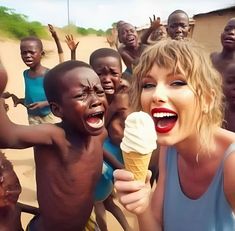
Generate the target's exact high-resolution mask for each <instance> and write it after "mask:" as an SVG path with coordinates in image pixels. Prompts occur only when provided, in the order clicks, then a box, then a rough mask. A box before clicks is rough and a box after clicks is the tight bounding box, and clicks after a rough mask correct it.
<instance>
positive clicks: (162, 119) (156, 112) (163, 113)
mask: <svg viewBox="0 0 235 231" xmlns="http://www.w3.org/2000/svg"><path fill="white" fill-rule="evenodd" d="M151 114H152V117H153V120H154V123H155V129H156V131H157V132H158V133H167V132H169V131H170V130H171V129H172V128H173V127H174V126H175V123H176V121H177V119H178V116H177V114H176V113H175V112H173V111H170V110H169V109H165V108H159V109H157V108H156V109H153V110H152V111H151Z"/></svg>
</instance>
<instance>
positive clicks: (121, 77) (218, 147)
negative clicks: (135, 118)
mask: <svg viewBox="0 0 235 231" xmlns="http://www.w3.org/2000/svg"><path fill="white" fill-rule="evenodd" d="M116 26H117V30H116V31H117V34H116V41H115V44H116V49H114V48H100V49H97V50H95V51H93V52H92V53H91V54H90V60H89V64H87V63H85V62H82V61H77V60H76V49H77V47H78V45H79V42H76V41H75V40H74V38H73V35H66V37H65V41H66V43H67V45H68V48H69V49H70V51H71V60H69V61H64V56H63V49H62V46H61V44H60V40H59V37H58V35H57V33H56V31H55V29H54V27H53V26H52V25H50V24H48V27H49V31H50V33H51V35H52V37H53V39H54V41H55V44H56V47H57V52H58V56H59V64H58V65H56V66H55V67H53V68H52V69H49V68H47V67H44V66H43V65H42V64H41V59H42V56H43V55H44V50H43V44H42V41H41V40H40V39H39V38H36V37H33V36H29V37H25V38H22V39H21V41H20V52H21V58H22V60H23V62H24V63H25V65H26V66H27V67H28V69H27V70H25V71H24V72H23V77H24V78H23V79H24V84H25V96H24V98H18V97H17V96H16V95H15V94H14V93H9V92H4V90H5V87H6V84H7V78H8V77H7V73H6V70H5V69H4V67H3V66H2V64H1V63H0V95H1V99H0V100H1V101H0V120H1V126H0V148H13V149H21V148H27V147H32V146H34V159H35V166H36V169H35V172H36V186H37V191H36V192H37V200H38V204H39V208H34V207H31V206H27V205H24V204H21V203H19V202H17V200H18V197H19V194H20V192H21V186H20V183H19V179H18V178H17V176H16V174H15V172H14V169H13V166H12V164H11V163H10V162H9V161H8V160H7V159H6V158H5V156H4V154H2V153H0V194H1V198H0V199H1V200H0V229H1V228H2V229H3V228H4V229H3V230H11V231H19V230H23V228H22V225H21V217H20V215H21V212H22V211H23V212H29V213H32V214H34V215H35V216H34V217H33V219H32V220H31V221H30V222H29V224H28V226H27V230H38V231H51V230H57V231H77V230H79V231H83V230H86V231H93V230H101V231H107V230H108V227H107V221H106V212H105V211H106V210H107V211H109V212H111V213H112V214H113V216H114V217H115V218H116V219H117V221H118V222H119V223H120V225H121V226H122V228H123V230H125V231H130V230H132V228H131V226H130V225H129V224H128V221H127V219H126V217H125V215H124V213H123V211H122V210H121V208H120V207H119V206H118V205H117V204H116V203H115V200H114V197H118V199H119V201H120V202H121V204H122V205H123V206H124V207H125V208H126V209H127V210H128V211H130V212H132V213H134V214H136V216H137V219H138V221H139V229H140V230H141V231H142V230H143V231H151V230H172V231H174V230H181V231H183V230H185V231H186V230H195V231H196V230H206V231H207V230H208V231H211V230H217V231H220V230H222V231H223V230H233V229H235V219H234V218H233V217H232V215H233V212H235V208H234V202H235V198H234V195H235V191H234V188H235V175H234V173H233V171H232V169H233V168H234V164H233V162H234V160H233V159H234V157H233V154H234V152H235V151H234V150H235V148H234V145H235V135H234V133H233V132H235V123H234V120H235V18H232V19H230V20H229V21H228V23H227V24H226V25H225V28H224V30H223V32H222V33H221V43H222V46H223V48H222V51H221V52H214V53H212V54H211V56H210V58H211V60H210V59H209V58H208V57H206V55H205V54H204V52H203V51H202V49H201V48H200V46H199V44H196V43H195V42H193V41H189V39H187V38H188V35H189V33H190V25H189V17H188V15H187V13H186V12H184V11H182V10H175V11H173V12H172V13H171V14H170V15H169V17H168V20H167V26H166V28H165V27H164V26H163V25H162V24H161V21H160V18H159V17H157V18H155V15H154V16H153V19H151V18H150V28H149V29H148V30H147V31H146V32H145V33H144V34H143V35H142V36H141V37H140V38H139V36H138V34H137V31H136V28H135V26H133V25H131V24H130V23H128V22H124V21H119V22H118V23H117V25H116ZM122 62H123V63H124V64H125V66H126V69H125V70H124V71H123V70H122ZM223 96H224V97H223ZM10 97H11V98H12V100H13V102H14V106H17V105H18V104H22V105H24V106H25V107H26V110H27V114H28V121H29V125H28V126H27V125H19V124H15V123H13V122H12V121H11V120H10V119H9V118H8V115H7V112H6V108H7V107H6V106H4V98H5V99H6V98H10ZM185 99H187V102H186V101H185ZM223 105H225V109H224V111H223ZM138 110H143V111H145V112H147V113H149V114H150V115H151V116H152V118H153V120H154V122H155V126H156V132H157V134H158V141H156V142H157V143H158V145H159V148H158V149H157V150H155V151H154V154H153V155H152V158H151V161H150V165H149V169H150V170H151V173H150V172H149V174H148V176H147V179H146V182H139V181H135V180H133V175H132V174H131V173H130V172H127V171H125V170H123V168H124V165H123V159H122V152H121V149H120V143H121V140H122V138H123V132H124V121H125V119H126V117H127V116H128V115H129V114H130V113H131V112H132V111H138ZM54 116H55V117H57V118H59V122H55V117H54ZM169 124H170V125H169ZM165 127H167V128H166V129H164V128H165ZM169 127H170V128H169ZM221 127H223V128H221ZM228 130H230V131H228ZM143 135H144V134H143ZM45 163H46V164H45ZM113 172H114V177H113ZM233 177H234V178H233ZM114 180H115V182H114ZM155 180H156V181H157V187H156V189H155V191H154V192H153V195H152V186H153V183H154V181H155ZM208 192H210V193H208ZM217 192H219V193H217ZM151 195H152V196H151ZM199 199H200V200H199ZM209 199H210V200H209ZM205 205H208V206H209V208H206V207H205ZM93 209H94V214H95V217H93V213H92V211H93ZM185 211H187V214H186V213H185ZM202 211H204V212H202ZM205 213H206V214H207V213H208V214H209V215H208V216H209V217H208V216H204V215H203V214H205ZM200 214H201V215H200ZM12 217H13V218H14V219H13V221H11V219H12ZM194 218H195V219H194ZM191 224H193V225H191Z"/></svg>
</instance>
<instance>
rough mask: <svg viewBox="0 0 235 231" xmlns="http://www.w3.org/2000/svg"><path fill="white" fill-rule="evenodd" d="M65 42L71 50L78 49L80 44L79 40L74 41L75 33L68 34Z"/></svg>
mask: <svg viewBox="0 0 235 231" xmlns="http://www.w3.org/2000/svg"><path fill="white" fill-rule="evenodd" d="M65 42H66V43H67V45H68V47H69V49H70V50H71V51H75V50H76V49H77V46H78V44H79V41H78V42H75V41H74V38H73V35H66V36H65Z"/></svg>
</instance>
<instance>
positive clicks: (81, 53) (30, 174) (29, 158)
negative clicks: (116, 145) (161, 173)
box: [0, 36, 138, 231]
mask: <svg viewBox="0 0 235 231" xmlns="http://www.w3.org/2000/svg"><path fill="white" fill-rule="evenodd" d="M76 39H77V40H79V41H80V43H79V45H78V48H77V54H76V55H77V59H79V60H82V61H85V62H89V55H90V54H91V52H92V51H94V50H96V49H98V48H101V47H109V45H108V43H107V42H106V39H105V38H103V37H96V36H88V37H81V38H76ZM61 40H63V38H61ZM43 45H44V50H45V52H46V56H45V57H44V59H43V61H42V63H43V65H45V66H47V67H49V68H52V67H53V66H54V65H56V64H58V55H57V50H56V47H55V43H54V42H53V41H43ZM62 48H63V50H64V56H65V60H69V59H70V50H69V49H68V47H67V45H66V43H64V42H62ZM0 57H1V60H2V62H3V64H4V66H5V68H6V70H7V72H8V78H9V80H8V85H7V89H6V90H7V91H9V92H11V93H14V94H16V95H17V96H19V97H23V96H24V82H23V76H22V72H23V70H25V69H26V66H25V64H24V63H23V62H22V60H21V57H20V51H19V41H12V40H6V39H0ZM6 103H7V104H9V106H10V110H9V112H8V115H9V117H10V118H11V120H12V121H14V122H15V123H19V124H28V122H27V113H26V110H25V108H24V107H22V106H21V105H19V106H18V107H16V108H15V107H13V104H12V102H11V100H10V99H9V100H6ZM4 152H5V153H6V155H7V157H8V159H9V160H11V161H12V163H13V165H14V169H15V171H16V173H17V175H18V177H19V179H20V183H21V185H22V189H23V190H22V193H21V195H20V201H21V202H23V203H26V204H30V205H35V206H37V198H36V192H35V188H36V187H35V171H34V170H35V167H34V159H33V150H32V148H29V149H24V150H10V149H7V150H4ZM125 215H126V217H127V219H128V221H129V223H130V225H131V227H132V228H133V231H138V228H137V222H136V220H135V218H134V217H133V216H132V215H131V214H129V213H127V212H125ZM31 217H32V216H31V215H29V214H24V213H23V215H22V223H23V226H24V227H25V226H26V224H27V223H28V221H29V219H30V218H31ZM107 220H108V227H109V230H110V231H121V230H122V228H121V226H120V225H119V223H118V222H117V221H116V219H115V218H113V216H112V215H111V214H110V213H108V212H107Z"/></svg>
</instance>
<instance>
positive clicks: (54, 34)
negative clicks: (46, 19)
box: [48, 24, 64, 63]
mask: <svg viewBox="0 0 235 231" xmlns="http://www.w3.org/2000/svg"><path fill="white" fill-rule="evenodd" d="M48 28H49V31H50V32H51V36H52V37H53V38H54V40H55V43H56V47H57V51H58V55H59V62H60V63H62V62H64V52H63V49H62V47H61V43H60V40H59V38H58V35H57V33H56V31H55V29H54V27H53V26H52V25H51V24H48Z"/></svg>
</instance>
